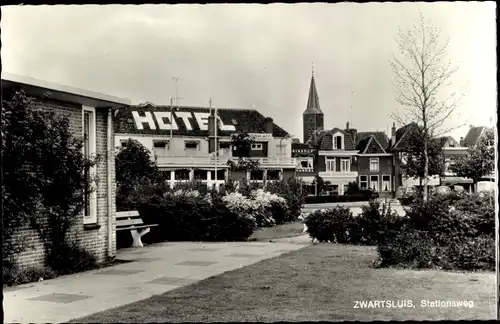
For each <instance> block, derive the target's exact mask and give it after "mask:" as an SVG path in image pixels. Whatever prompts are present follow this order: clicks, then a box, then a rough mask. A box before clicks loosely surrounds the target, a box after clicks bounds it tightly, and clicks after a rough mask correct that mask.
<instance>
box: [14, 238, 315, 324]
mask: <svg viewBox="0 0 500 324" xmlns="http://www.w3.org/2000/svg"><path fill="white" fill-rule="evenodd" d="M304 238H307V236H304V237H299V238H288V239H280V240H277V241H276V242H275V243H260V242H249V243H241V242H240V243H194V242H182V243H181V242H172V243H162V244H155V245H151V246H147V247H144V248H134V249H126V250H120V251H119V253H118V256H117V258H118V259H121V260H133V262H129V263H123V264H119V265H116V266H113V267H108V268H104V269H99V270H93V271H88V272H85V273H80V274H75V275H70V276H63V277H59V278H56V279H52V280H46V281H42V282H37V283H31V284H26V285H21V286H17V287H13V288H6V289H4V298H5V299H4V313H5V323H13V322H20V323H61V322H66V321H69V320H71V319H76V318H79V317H83V316H87V315H90V314H93V313H96V312H100V311H103V310H106V309H109V308H114V307H119V306H122V305H125V304H128V303H132V302H136V301H139V300H142V299H145V298H149V297H151V296H154V295H159V294H162V293H165V292H167V291H170V290H173V289H176V288H178V287H181V286H184V285H187V284H190V283H193V282H196V281H199V280H202V279H205V278H208V277H212V276H215V275H218V274H221V273H223V272H227V271H231V270H235V269H238V268H241V267H244V266H247V265H250V264H253V263H256V262H259V261H262V260H265V259H268V258H272V257H276V256H279V255H281V254H284V253H287V252H290V251H294V250H298V249H300V248H303V247H304V246H305V245H307V244H309V243H310V241H309V240H308V239H304Z"/></svg>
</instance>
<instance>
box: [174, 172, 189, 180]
mask: <svg viewBox="0 0 500 324" xmlns="http://www.w3.org/2000/svg"><path fill="white" fill-rule="evenodd" d="M175 180H189V170H176V171H175Z"/></svg>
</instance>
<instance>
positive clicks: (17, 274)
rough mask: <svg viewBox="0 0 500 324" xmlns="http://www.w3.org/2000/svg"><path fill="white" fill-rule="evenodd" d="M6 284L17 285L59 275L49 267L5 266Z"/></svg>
mask: <svg viewBox="0 0 500 324" xmlns="http://www.w3.org/2000/svg"><path fill="white" fill-rule="evenodd" d="M3 271H4V277H3V279H4V286H16V285H22V284H25V283H30V282H36V281H41V280H46V279H52V278H55V277H57V273H56V272H55V271H54V270H52V269H50V268H49V267H22V268H20V267H17V266H14V267H4V269H3Z"/></svg>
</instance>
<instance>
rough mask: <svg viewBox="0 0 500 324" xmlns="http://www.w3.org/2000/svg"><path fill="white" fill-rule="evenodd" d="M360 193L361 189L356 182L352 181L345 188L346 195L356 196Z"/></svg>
mask: <svg viewBox="0 0 500 324" xmlns="http://www.w3.org/2000/svg"><path fill="white" fill-rule="evenodd" d="M359 191H360V188H359V186H358V183H357V182H356V181H351V182H349V183H348V184H347V186H346V187H345V189H344V194H346V195H355V194H357V193H359Z"/></svg>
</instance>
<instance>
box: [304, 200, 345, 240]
mask: <svg viewBox="0 0 500 324" xmlns="http://www.w3.org/2000/svg"><path fill="white" fill-rule="evenodd" d="M305 224H306V226H307V232H308V233H309V235H310V236H311V237H312V238H315V239H317V240H318V241H319V242H327V241H330V242H338V243H348V242H349V231H350V230H351V228H352V227H353V224H354V217H353V215H352V213H351V211H350V210H349V208H345V207H341V206H337V207H335V208H333V209H327V210H317V211H315V212H314V213H312V214H310V215H309V216H308V217H307V218H306V220H305Z"/></svg>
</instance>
